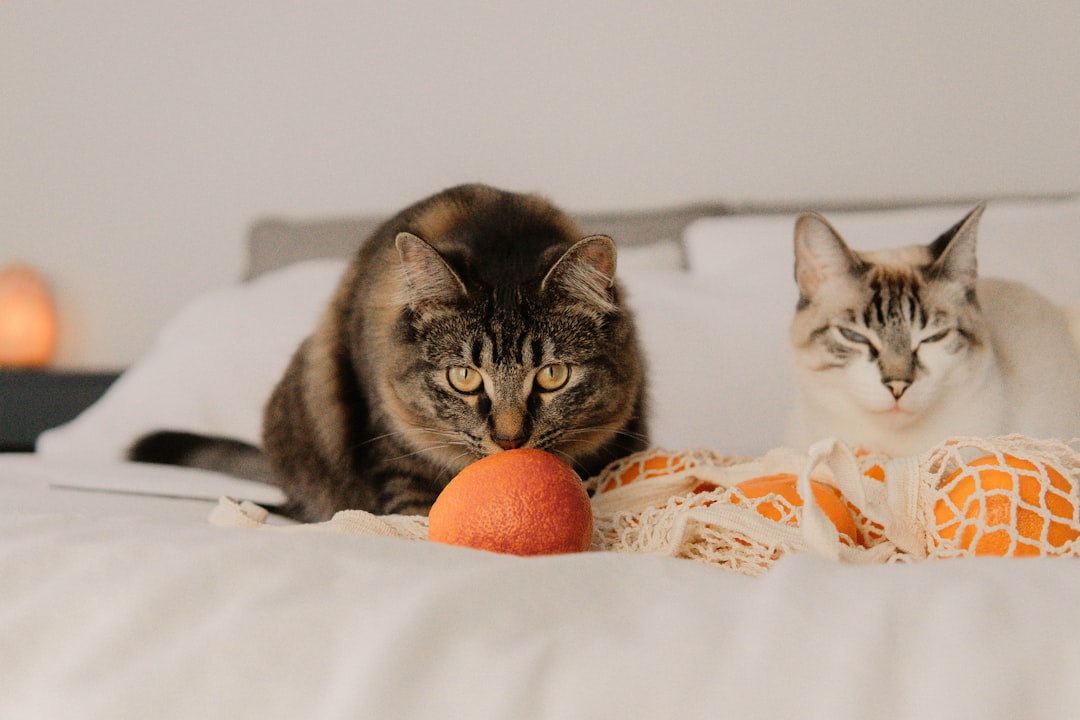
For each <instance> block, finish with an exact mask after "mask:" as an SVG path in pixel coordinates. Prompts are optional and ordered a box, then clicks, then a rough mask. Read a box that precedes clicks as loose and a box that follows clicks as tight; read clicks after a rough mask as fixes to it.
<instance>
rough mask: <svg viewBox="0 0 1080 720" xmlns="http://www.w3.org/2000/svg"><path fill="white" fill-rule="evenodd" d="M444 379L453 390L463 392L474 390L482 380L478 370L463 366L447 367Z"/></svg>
mask: <svg viewBox="0 0 1080 720" xmlns="http://www.w3.org/2000/svg"><path fill="white" fill-rule="evenodd" d="M446 379H447V380H448V381H449V382H450V385H451V386H453V388H454V389H455V390H457V391H458V392H463V393H471V392H476V391H477V390H478V389H479V388H480V385H482V384H483V382H484V379H483V378H482V377H480V371H479V370H475V369H473V368H471V367H464V366H457V367H452V368H449V369H448V370H447V371H446Z"/></svg>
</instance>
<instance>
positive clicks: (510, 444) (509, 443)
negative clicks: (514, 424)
mask: <svg viewBox="0 0 1080 720" xmlns="http://www.w3.org/2000/svg"><path fill="white" fill-rule="evenodd" d="M491 439H492V440H494V441H495V444H496V445H498V446H499V447H501V448H502V449H503V450H514V449H516V448H519V447H521V446H522V445H524V444H525V441H526V440H528V439H529V438H528V436H526V435H517V436H515V437H499V436H498V435H492V436H491Z"/></svg>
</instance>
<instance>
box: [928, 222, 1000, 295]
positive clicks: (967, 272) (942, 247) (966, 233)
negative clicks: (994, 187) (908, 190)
mask: <svg viewBox="0 0 1080 720" xmlns="http://www.w3.org/2000/svg"><path fill="white" fill-rule="evenodd" d="M985 209H986V203H981V204H979V205H978V206H976V208H975V209H974V210H972V211H971V212H969V213H968V214H967V215H966V216H965V217H964V219H963V220H961V221H960V222H958V223H956V224H955V225H953V226H952V227H951V228H949V229H948V230H946V231H945V232H944V233H943V234H942V235H941V237H939V238H938V239H937V240H935V241H934V242H932V243H930V255H931V256H932V257H933V258H934V262H933V263H931V265H930V269H929V272H930V273H931V274H932V275H934V276H935V277H941V278H946V279H948V280H952V281H954V282H958V283H960V284H962V285H963V286H964V287H966V288H968V289H969V290H972V289H974V288H975V279H976V278H977V277H978V269H979V264H978V262H977V260H976V258H975V238H976V236H977V235H978V232H979V219H980V218H981V217H982V214H983V210H985Z"/></svg>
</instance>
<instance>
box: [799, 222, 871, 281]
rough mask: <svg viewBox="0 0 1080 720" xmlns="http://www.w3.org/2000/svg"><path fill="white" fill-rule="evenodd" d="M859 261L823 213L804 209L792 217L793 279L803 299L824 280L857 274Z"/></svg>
mask: <svg viewBox="0 0 1080 720" xmlns="http://www.w3.org/2000/svg"><path fill="white" fill-rule="evenodd" d="M862 267H863V262H862V260H860V259H859V257H858V256H857V255H856V254H855V253H854V252H852V251H851V249H850V248H849V247H848V246H847V244H846V243H845V242H844V240H843V238H841V237H840V233H838V232H836V229H835V228H833V226H832V225H830V224H829V221H828V220H826V219H825V218H824V217H823V216H821V215H819V214H817V213H815V212H804V213H802V214H800V215H799V217H798V219H796V220H795V282H796V283H798V285H799V292H800V293H801V294H802V297H803V298H806V299H809V298H812V297H813V296H814V295H815V294H816V293H817V291H818V289H819V288H820V287H821V286H822V284H823V283H825V282H828V281H830V280H835V279H839V278H846V277H851V276H853V275H856V274H857V273H858V272H859V270H860V269H861V268H862Z"/></svg>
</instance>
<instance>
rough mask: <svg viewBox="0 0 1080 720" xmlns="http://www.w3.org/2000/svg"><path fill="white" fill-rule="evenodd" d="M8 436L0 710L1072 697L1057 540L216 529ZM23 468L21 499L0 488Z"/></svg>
mask: <svg viewBox="0 0 1080 720" xmlns="http://www.w3.org/2000/svg"><path fill="white" fill-rule="evenodd" d="M26 462H27V461H26V460H25V459H24V460H23V461H22V462H21V463H18V462H14V460H13V459H8V458H4V457H0V577H2V578H3V580H4V582H3V589H2V590H0V639H2V642H3V647H4V652H3V653H0V717H11V718H34V719H35V720H52V719H53V718H56V719H57V720H60V719H64V720H66V719H67V718H72V717H78V718H81V719H83V720H96V719H98V718H101V719H103V720H104V719H106V718H107V719H109V720H113V719H114V718H135V717H146V718H155V719H156V720H170V719H172V718H185V719H186V718H193V717H198V718H204V719H207V720H213V719H215V718H227V719H229V720H232V719H233V718H239V717H252V718H307V717H311V718H355V717H373V718H395V719H396V720H410V719H412V718H418V719H419V718H425V719H426V718H431V717H442V718H469V719H470V720H471V719H472V718H481V717H507V718H511V717H512V718H526V717H528V718H552V719H557V720H574V719H575V718H588V719H589V720H592V718H598V717H620V718H621V717H625V718H646V717H649V718H656V717H663V718H666V717H679V718H715V717H828V718H834V719H836V720H846V719H849V718H850V719H856V718H857V719H859V720H862V719H863V718H870V717H873V718H889V717H919V718H956V717H980V718H991V719H992V718H1002V719H1005V718H1007V719H1009V720H1012V719H1013V718H1019V717H1023V718H1056V717H1069V716H1071V715H1072V714H1073V713H1074V711H1075V708H1076V707H1078V706H1080V684H1078V683H1077V682H1076V677H1077V673H1078V672H1080V628H1078V627H1077V624H1076V623H1075V622H1074V616H1075V608H1076V607H1077V606H1078V604H1080V565H1078V564H1077V563H1075V562H1072V561H1064V560H1060V559H1057V560H954V561H940V562H926V563H918V564H914V565H889V566H858V567H854V566H847V565H842V564H836V563H832V562H830V561H827V560H824V559H821V558H818V557H816V556H814V555H812V554H810V553H801V554H797V555H790V556H786V557H784V558H782V559H781V560H779V561H778V562H777V563H776V565H775V566H774V567H773V569H772V570H771V571H770V572H769V573H768V574H767V575H765V576H764V577H761V578H747V577H743V576H740V575H736V574H733V573H728V572H724V571H722V570H717V569H716V568H712V567H709V566H706V565H703V564H699V563H695V562H691V561H687V560H679V559H673V558H663V557H653V556H647V555H621V554H615V553H583V554H576V555H568V556H559V557H547V558H515V557H506V556H499V555H493V554H489V553H484V552H479V551H472V550H466V549H461V548H452V547H446V546H440V545H434V544H430V543H424V542H414V541H406V540H397V539H387V538H358V537H351V536H345V535H331V534H326V533H273V532H252V531H249V530H224V529H221V528H217V527H213V526H211V525H210V524H209V523H207V522H205V520H195V519H191V518H190V517H189V516H190V512H189V509H190V507H191V506H190V505H189V504H187V503H184V502H183V501H177V500H161V499H155V500H154V501H153V502H155V503H159V504H169V505H170V506H174V507H176V508H177V512H176V513H175V514H174V516H173V517H172V519H171V520H168V521H164V520H163V519H162V518H160V517H151V516H149V515H148V514H146V512H145V510H144V508H145V503H146V502H149V501H148V500H147V499H145V498H132V497H115V498H114V504H113V505H112V506H111V507H109V508H99V509H98V510H97V511H96V512H93V513H87V512H84V511H79V510H78V509H76V508H77V506H76V505H74V504H71V502H72V501H71V497H70V496H71V495H72V493H68V492H63V491H57V490H52V491H49V490H47V489H45V488H41V487H39V486H37V485H36V483H38V482H39V480H38V479H36V478H35V477H31V476H29V475H28V474H27V472H26ZM32 462H33V463H38V464H40V463H46V462H47V461H46V460H43V459H40V458H38V459H36V460H33V461H32ZM155 470H156V468H145V471H146V472H147V473H150V474H148V476H147V477H148V478H150V477H152V476H153V475H152V473H153V472H154V471H155ZM69 472H71V473H77V471H76V470H69ZM20 491H22V494H20ZM31 494H32V495H40V498H39V500H40V501H41V502H40V503H39V504H38V505H35V506H34V507H36V510H34V511H33V512H31V506H30V505H29V504H28V502H26V501H21V502H14V501H13V499H15V498H18V497H23V496H24V495H31ZM84 497H85V494H83V495H79V496H78V498H79V499H80V500H81V499H82V498H84ZM197 507H201V508H204V516H205V508H207V506H205V505H204V504H201V503H200V504H198V506H197ZM49 508H52V509H51V510H50V509H49Z"/></svg>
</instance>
